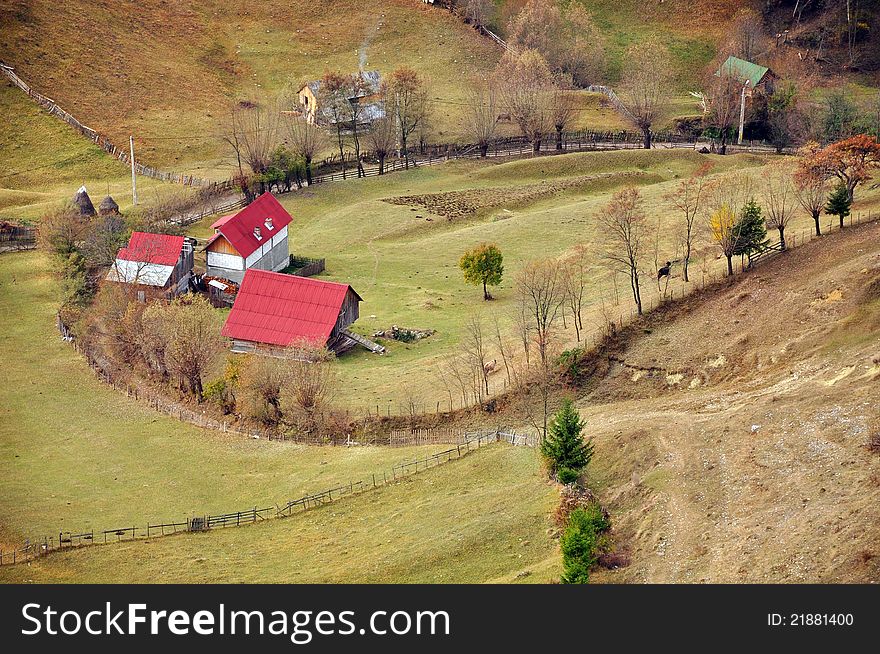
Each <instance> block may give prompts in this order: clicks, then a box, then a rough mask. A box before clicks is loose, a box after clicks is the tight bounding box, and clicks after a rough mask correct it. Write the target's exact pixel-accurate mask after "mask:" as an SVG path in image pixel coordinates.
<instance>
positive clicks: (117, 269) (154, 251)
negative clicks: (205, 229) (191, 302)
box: [107, 232, 193, 300]
mask: <svg viewBox="0 0 880 654" xmlns="http://www.w3.org/2000/svg"><path fill="white" fill-rule="evenodd" d="M192 269H193V247H192V243H191V242H190V241H188V240H187V239H185V238H184V237H183V236H170V235H168V234H150V233H147V232H133V233H132V235H131V238H130V239H129V241H128V246H127V247H124V248H122V249H121V250H119V252H118V253H117V254H116V261H115V262H114V263H113V267H112V268H110V272H109V273H107V280H108V281H111V282H120V283H126V284H137V285H139V286H143V287H144V288H143V289H142V290H140V289H139V290H138V299H140V300H144V299H146V297H147V295H148V294H149V295H157V296H163V297H173V296H175V295H178V294H180V293H185V292H186V291H187V290H188V289H189V282H190V277H191V276H192Z"/></svg>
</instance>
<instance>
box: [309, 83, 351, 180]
mask: <svg viewBox="0 0 880 654" xmlns="http://www.w3.org/2000/svg"><path fill="white" fill-rule="evenodd" d="M350 93H351V77H350V76H346V75H343V74H342V73H340V72H337V71H327V72H325V73H324V75H323V77H321V83H320V86H319V87H318V107H319V108H320V116H316V120H317V119H318V118H323V120H324V121H326V122H327V123H329V126H330V128H331V129H332V130H333V131H334V132H335V133H336V145H337V146H338V147H339V159H340V163H341V165H342V179H345V178H346V170H345V141H346V136H347V129H346V127H347V124H348V122H347V121H348V117H349V114H350V112H351V103H350V102H349V100H350V98H351V95H350Z"/></svg>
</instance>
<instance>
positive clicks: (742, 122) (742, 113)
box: [736, 80, 750, 145]
mask: <svg viewBox="0 0 880 654" xmlns="http://www.w3.org/2000/svg"><path fill="white" fill-rule="evenodd" d="M749 84H750V80H746V81H745V84H743V87H742V93H741V95H740V101H739V138H738V139H737V141H736V142H737V144H738V145H742V142H743V126H744V125H745V122H746V89H747V88H748V86H749Z"/></svg>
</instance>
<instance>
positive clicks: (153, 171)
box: [0, 62, 231, 188]
mask: <svg viewBox="0 0 880 654" xmlns="http://www.w3.org/2000/svg"><path fill="white" fill-rule="evenodd" d="M0 73H3V75H5V76H6V78H7V79H8V80H9V81H10V82H12V83H13V84H14V85H15V86H17V87H18V88H19V89H21V90H22V91H24V92H25V93H26V94H27V95H28V97H29V98H31V100H33V101H34V102H36V103H37V104H38V105H40V106H41V107H42V108H43V109H45V110H46V111H47V112H49V113H50V114H51V115H53V116H55V117H56V118H59V119H61V120H63V121H64V122H65V123H67V124H68V125H70V126H71V127H73V128H74V129H75V130H76V131H78V132H79V133H80V134H82V135H83V136H85V137H86V138H87V139H89V140H90V141H92V142H93V143H95V144H96V145H97V146H98V147H100V148H101V149H103V150H104V151H105V152H107V153H108V154H109V155H111V156H112V157H114V158H116V159H118V160H119V161H122V162H124V163H126V164H128V165H131V157H130V154H129V149H128V148H118V147H116V146H115V145H114V144H113V143H112V142H111V141H110V140H109V139H108V138H107V137H105V136H102V135H101V134H99V133H98V132H97V131H95V130H93V129H92V128H91V127H86V126H85V125H83V124H82V123H81V122H80V121H79V120H77V118H76V117H75V116H73V115H72V114H69V113H68V112H67V111H65V110H64V109H62V108H61V107H60V106H58V104H57V103H56V102H55V101H54V100H52V99H51V98H49V97H47V96H45V95H43V94H41V93H38V92H37V91H35V90H34V89H32V88H31V87H30V85H29V84H27V83H26V82H25V81H24V80H22V79H21V78H20V77H19V76H18V75H17V74H16V73H15V69H14V68H12V66H8V65H6V64H4V63H2V62H0ZM134 167H135V172H136V173H137V174H138V175H143V176H144V177H150V178H153V179H160V180H162V181H165V182H172V183H175V184H183V185H184V186H228V187H230V188H231V182H215V181H211V180H207V179H202V178H200V177H195V176H194V175H186V174H184V173H175V172H170V171H165V170H159V169H157V168H153V167H152V166H145V165H144V164H141V163H138V162H137V161H135V164H134Z"/></svg>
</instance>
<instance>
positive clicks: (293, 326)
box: [222, 269, 363, 354]
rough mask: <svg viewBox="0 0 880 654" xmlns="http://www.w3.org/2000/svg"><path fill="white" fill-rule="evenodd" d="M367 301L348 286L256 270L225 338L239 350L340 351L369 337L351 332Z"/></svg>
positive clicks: (230, 318) (245, 283)
mask: <svg viewBox="0 0 880 654" xmlns="http://www.w3.org/2000/svg"><path fill="white" fill-rule="evenodd" d="M361 301H362V300H361V296H360V295H358V294H357V292H356V291H355V290H354V289H353V288H352V287H351V286H349V285H348V284H340V283H337V282H328V281H323V280H318V279H309V278H307V277H297V276H296V275H285V274H283V273H274V272H269V271H264V270H255V269H250V270H248V271H247V272H246V273H245V275H244V281H242V283H241V288H239V291H238V294H237V295H236V297H235V304H233V305H232V310H231V311H230V312H229V316H228V317H227V319H226V324H225V325H224V326H223V331H222V334H223V335H224V336H226V337H228V338H230V339H232V350H233V351H234V352H261V353H266V354H277V353H279V352H280V351H282V350H284V349H285V348H290V347H296V346H303V347H327V348H329V349H331V350H334V351H337V352H339V351H342V350H344V349H347V348H348V347H350V346H351V345H353V344H354V343H360V340H359V339H360V338H363V337H357V336H356V335H354V336H353V335H352V334H351V332H349V330H348V328H349V327H350V326H351V325H352V324H353V323H354V322H355V321H356V320H357V319H358V317H359V315H360V309H359V304H360V302H361Z"/></svg>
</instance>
